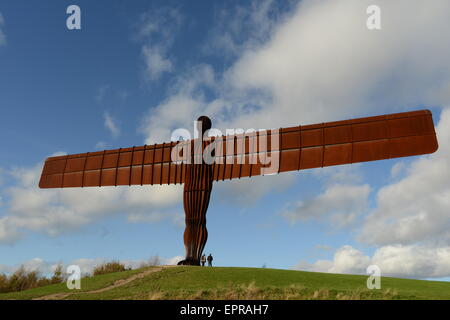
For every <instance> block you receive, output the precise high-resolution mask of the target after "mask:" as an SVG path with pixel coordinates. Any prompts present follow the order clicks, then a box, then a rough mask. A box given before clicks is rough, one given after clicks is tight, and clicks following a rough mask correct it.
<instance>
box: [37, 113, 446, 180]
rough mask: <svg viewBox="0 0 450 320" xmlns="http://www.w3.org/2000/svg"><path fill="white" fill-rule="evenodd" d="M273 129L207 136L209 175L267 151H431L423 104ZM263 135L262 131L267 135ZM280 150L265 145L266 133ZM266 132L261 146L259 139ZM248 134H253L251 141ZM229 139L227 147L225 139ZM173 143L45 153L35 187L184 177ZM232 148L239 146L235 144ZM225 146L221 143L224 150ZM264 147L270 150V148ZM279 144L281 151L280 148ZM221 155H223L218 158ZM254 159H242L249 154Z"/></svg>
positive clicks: (295, 165)
mask: <svg viewBox="0 0 450 320" xmlns="http://www.w3.org/2000/svg"><path fill="white" fill-rule="evenodd" d="M279 132H280V134H275V133H274V131H271V130H269V131H267V133H263V134H261V133H252V134H248V135H246V136H243V135H236V136H231V137H230V136H228V137H220V138H212V139H210V140H208V141H205V144H206V145H207V144H209V143H210V142H211V141H216V143H217V144H218V146H220V145H221V146H222V148H218V151H220V152H216V158H217V160H219V159H220V161H215V162H214V164H213V178H214V180H215V181H220V180H229V179H235V178H242V177H251V176H257V175H260V174H261V168H264V167H266V165H264V164H263V163H261V161H260V159H261V158H263V157H264V156H265V155H267V154H268V155H274V156H275V157H273V159H279V169H278V171H277V172H272V173H278V172H285V171H295V170H302V169H309V168H317V167H326V166H334V165H340V164H346V163H356V162H364V161H373V160H381V159H390V158H397V157H406V156H413V155H420V154H427V153H432V152H434V151H436V150H437V148H438V143H437V139H436V134H435V131H434V125H433V120H432V116H431V112H430V111H428V110H421V111H413V112H405V113H398V114H390V115H383V116H376V117H368V118H360V119H353V120H345V121H337V122H328V123H321V124H314V125H306V126H297V127H291V128H282V129H281V130H280V131H279ZM267 135H268V136H267ZM272 135H273V136H274V138H276V139H278V142H279V146H280V148H277V147H273V148H272V144H271V138H270V137H271V136H272ZM266 138H267V144H266V145H262V144H261V143H255V141H258V142H260V141H261V139H266ZM255 139H256V140H255ZM230 140H232V141H233V142H234V146H233V149H232V150H230V147H229V146H230V145H229V144H227V141H230ZM175 145H176V142H171V143H163V144H155V145H152V146H141V147H133V148H126V149H116V150H105V151H98V152H92V153H83V154H75V155H68V156H60V157H52V158H48V159H47V160H46V162H45V166H44V169H43V171H42V176H41V180H40V184H39V186H40V187H41V188H68V187H102V186H118V185H147V184H150V185H152V184H177V183H184V182H185V180H186V164H180V162H174V161H171V151H172V148H173V147H174V146H175ZM239 146H240V147H239ZM227 147H228V148H227ZM271 149H272V150H271ZM280 149H281V153H280ZM226 155H228V156H226ZM252 157H254V158H255V159H257V162H256V163H250V159H251V158H252Z"/></svg>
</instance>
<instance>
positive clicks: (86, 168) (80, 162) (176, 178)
mask: <svg viewBox="0 0 450 320" xmlns="http://www.w3.org/2000/svg"><path fill="white" fill-rule="evenodd" d="M175 144H176V143H175V142H173V143H163V144H155V145H151V146H140V147H133V148H126V149H114V150H104V151H97V152H91V153H82V154H73V155H67V156H59V157H51V158H48V159H47V160H46V161H45V165H44V168H43V170H42V175H41V180H40V183H39V187H40V188H69V187H100V186H118V185H145V184H169V183H170V184H175V183H183V182H184V174H185V172H184V171H185V165H182V164H178V163H176V162H171V161H170V155H171V150H172V147H173V146H174V145H175Z"/></svg>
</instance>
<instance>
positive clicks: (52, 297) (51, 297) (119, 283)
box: [33, 266, 176, 300]
mask: <svg viewBox="0 0 450 320" xmlns="http://www.w3.org/2000/svg"><path fill="white" fill-rule="evenodd" d="M172 267H176V266H160V267H154V268H151V269H148V270H145V271H143V272H141V273H138V274H135V275H132V276H131V277H129V278H126V279H120V280H117V281H115V282H114V283H113V284H111V285H109V286H107V287H104V288H101V289H97V290H91V291H76V292H68V293H54V294H50V295H47V296H43V297H38V298H34V299H33V300H62V299H65V298H67V297H68V296H71V295H73V294H78V293H83V294H90V293H100V292H104V291H108V290H111V289H115V288H118V287H121V286H124V285H126V284H128V283H130V282H132V281H134V280H136V279H141V278H143V277H145V276H148V275H149V274H151V273H155V272H159V271H161V270H163V269H166V268H172Z"/></svg>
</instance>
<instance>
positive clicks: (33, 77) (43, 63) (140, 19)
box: [0, 0, 450, 279]
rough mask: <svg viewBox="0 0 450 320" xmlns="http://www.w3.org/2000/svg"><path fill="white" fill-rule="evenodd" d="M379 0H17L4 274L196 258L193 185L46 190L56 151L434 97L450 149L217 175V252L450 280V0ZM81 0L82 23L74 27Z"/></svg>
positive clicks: (11, 21)
mask: <svg viewBox="0 0 450 320" xmlns="http://www.w3.org/2000/svg"><path fill="white" fill-rule="evenodd" d="M372 2H373V3H377V4H378V5H379V6H380V8H381V12H382V16H381V17H382V29H381V30H378V31H369V30H368V29H367V28H366V26H365V21H366V19H367V14H366V12H365V8H366V7H367V6H368V5H369V4H372ZM372 2H370V3H369V2H368V1H359V2H358V3H357V2H345V1H334V2H333V1H327V0H324V1H316V2H314V1H286V2H283V3H277V2H275V1H270V0H262V1H252V2H246V3H242V2H239V1H227V2H222V1H191V2H185V1H133V2H131V3H127V2H123V1H95V2H94V1H76V2H72V1H58V2H57V3H56V2H54V1H40V2H36V3H34V2H30V1H14V2H13V1H9V2H3V3H2V4H0V111H1V117H0V132H1V133H2V139H1V140H0V141H1V148H2V150H3V152H2V153H1V154H0V272H2V271H3V272H9V271H11V270H13V269H14V268H15V267H17V266H18V265H20V264H22V263H25V264H28V265H30V266H38V267H40V268H41V269H43V270H50V268H51V266H52V265H54V264H55V263H58V262H63V263H66V264H68V263H73V262H79V263H80V264H83V266H84V265H85V266H86V268H88V267H91V266H92V265H93V264H95V263H97V262H99V261H101V260H102V259H104V260H110V259H120V260H123V261H128V262H129V263H135V264H137V263H138V262H139V261H142V260H145V259H148V258H149V257H150V256H153V255H159V256H160V257H162V258H163V259H165V260H164V261H165V262H167V263H169V262H173V261H175V260H176V258H177V257H180V256H184V246H183V242H182V234H183V230H184V226H183V209H182V203H181V191H182V190H181V189H180V188H179V187H167V188H160V187H146V188H140V189H139V190H138V189H136V188H134V189H132V190H129V189H128V188H104V189H105V190H75V191H73V190H69V191H67V190H63V191H60V190H39V189H38V187H37V179H38V178H39V174H40V170H41V168H42V162H43V160H44V159H45V158H46V157H48V156H49V155H53V154H55V153H59V152H65V153H80V152H87V151H93V150H99V149H105V148H106V149H112V148H118V147H128V146H133V145H143V144H144V143H155V142H163V141H168V140H169V139H170V132H171V131H172V130H173V129H175V128H178V127H186V128H188V129H191V128H192V121H193V120H194V119H196V118H197V117H198V116H199V115H202V114H206V115H208V116H210V117H211V119H212V120H213V126H216V127H218V128H220V129H224V128H227V127H228V128H230V127H238V128H267V127H271V126H272V127H280V126H292V125H298V124H308V123H315V122H323V121H332V120H341V119H348V118H356V117H361V116H370V115H378V114H384V113H393V112H402V111H408V110H416V109H422V108H429V109H431V110H432V111H433V116H434V121H435V124H436V126H437V128H438V138H439V143H440V150H439V152H438V153H436V154H434V155H431V156H424V157H413V158H408V159H397V160H386V161H379V162H372V163H365V164H358V165H348V166H340V167H334V168H328V169H323V170H322V169H318V170H307V171H303V172H294V173H288V174H282V175H280V176H271V177H261V178H259V179H254V180H253V181H251V182H249V181H248V180H246V181H237V182H228V183H227V182H224V183H217V184H215V186H214V191H213V195H212V198H211V202H210V206H209V210H208V215H207V227H208V232H209V238H208V242H207V245H206V249H205V252H206V253H210V252H211V253H212V254H213V255H214V257H215V260H214V261H215V263H216V264H217V265H222V266H248V267H250V266H252V267H260V266H262V265H263V264H265V265H266V266H267V267H273V268H285V269H288V268H296V269H302V270H316V271H325V272H343V273H365V269H366V268H367V266H368V265H369V264H377V265H379V266H380V267H381V270H382V273H384V274H387V275H395V276H404V277H416V278H432V279H445V278H447V277H450V246H449V243H450V234H449V233H448V231H447V230H448V228H447V227H448V226H449V225H450V219H449V216H448V212H450V205H449V202H448V201H447V199H449V197H450V186H449V184H448V183H446V180H445V177H448V176H449V173H448V168H449V167H450V163H449V160H448V158H449V157H448V156H447V155H448V154H449V151H450V150H449V149H448V148H446V141H449V140H450V133H449V132H448V131H449V130H448V129H447V127H448V125H450V119H449V118H450V116H449V111H447V108H448V105H449V102H450V93H449V92H450V68H449V65H450V63H449V62H450V61H449V57H450V54H449V53H450V48H449V44H448V43H446V42H445V41H444V40H443V39H446V37H445V36H446V35H448V33H450V28H449V23H450V22H449V21H450V20H449V19H448V17H447V16H446V15H445V14H443V12H447V13H448V12H450V11H449V10H448V9H449V8H448V7H449V4H448V3H447V2H446V1H436V2H435V3H433V4H432V5H428V6H427V7H426V8H425V7H423V6H425V4H421V3H420V2H417V3H415V2H414V5H412V6H408V4H407V3H406V2H405V1H398V3H396V4H392V3H389V2H388V1H372ZM408 3H409V2H408ZM70 4H77V5H78V6H79V7H80V8H81V30H68V29H67V28H66V19H67V17H68V15H67V14H66V8H67V7H68V6H69V5H70ZM405 8H409V9H410V11H408V12H406V10H405ZM425 9H426V10H425ZM446 10H447V11H446ZM447 39H448V37H447ZM447 42H448V41H447ZM447 122H448V123H447ZM191 130H192V129H191ZM125 189H126V190H125ZM311 208H312V209H311ZM80 259H84V260H80Z"/></svg>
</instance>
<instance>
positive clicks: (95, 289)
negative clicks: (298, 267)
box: [0, 266, 450, 300]
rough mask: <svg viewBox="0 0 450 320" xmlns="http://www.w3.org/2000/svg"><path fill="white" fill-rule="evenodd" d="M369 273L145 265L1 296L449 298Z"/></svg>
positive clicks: (439, 288) (444, 292) (440, 287)
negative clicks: (375, 280)
mask: <svg viewBox="0 0 450 320" xmlns="http://www.w3.org/2000/svg"><path fill="white" fill-rule="evenodd" d="M366 280H367V276H356V275H343V274H329V273H317V272H305V271H293V270H278V269H261V268H228V267H227V268H222V267H214V268H208V267H189V266H178V267H175V266H173V267H169V266H167V267H149V268H143V269H137V270H131V271H124V272H116V273H111V274H105V275H100V276H95V277H88V278H83V279H82V281H81V290H68V289H67V288H66V285H65V283H60V284H56V285H50V286H46V287H41V288H35V289H31V290H26V291H22V292H16V293H3V294H0V300H1V299H36V298H38V299H39V298H40V299H450V282H438V281H424V280H410V279H397V278H388V277H382V279H381V289H380V290H368V289H367V288H366Z"/></svg>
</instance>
